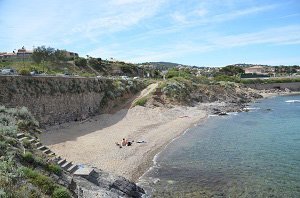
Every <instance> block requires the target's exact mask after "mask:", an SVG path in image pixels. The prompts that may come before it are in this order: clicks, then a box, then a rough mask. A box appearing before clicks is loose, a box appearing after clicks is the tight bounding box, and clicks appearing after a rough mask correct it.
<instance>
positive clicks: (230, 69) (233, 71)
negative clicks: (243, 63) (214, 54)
mask: <svg viewBox="0 0 300 198" xmlns="http://www.w3.org/2000/svg"><path fill="white" fill-rule="evenodd" d="M243 73H245V71H244V70H243V69H242V68H241V67H238V66H233V65H229V66H226V67H223V68H222V69H220V71H219V74H221V75H227V76H235V75H237V74H243Z"/></svg>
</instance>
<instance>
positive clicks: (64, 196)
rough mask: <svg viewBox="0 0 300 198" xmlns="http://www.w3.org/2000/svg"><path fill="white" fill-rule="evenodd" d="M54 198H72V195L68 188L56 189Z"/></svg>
mask: <svg viewBox="0 0 300 198" xmlns="http://www.w3.org/2000/svg"><path fill="white" fill-rule="evenodd" d="M52 197H53V198H70V197H71V194H70V193H69V191H68V190H67V189H66V188H63V187H60V188H56V189H55V190H54V192H53V194H52Z"/></svg>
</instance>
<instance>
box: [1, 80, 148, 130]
mask: <svg viewBox="0 0 300 198" xmlns="http://www.w3.org/2000/svg"><path fill="white" fill-rule="evenodd" d="M142 88H144V85H143V83H142V82H140V81H120V80H112V79H96V78H64V77H30V76H0V105H4V106H7V107H22V106H25V107H27V108H28V109H29V110H30V111H31V112H32V113H33V115H34V116H35V118H36V119H37V120H38V121H39V122H40V124H41V125H54V124H59V123H64V122H68V121H77V120H82V119H86V118H87V117H89V116H92V115H95V114H99V113H103V112H104V110H108V108H107V107H111V106H113V105H112V103H113V102H114V101H120V99H127V98H130V97H132V96H133V95H134V94H135V93H137V92H138V91H140V90H141V89H142Z"/></svg>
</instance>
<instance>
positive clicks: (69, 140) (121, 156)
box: [41, 92, 300, 182]
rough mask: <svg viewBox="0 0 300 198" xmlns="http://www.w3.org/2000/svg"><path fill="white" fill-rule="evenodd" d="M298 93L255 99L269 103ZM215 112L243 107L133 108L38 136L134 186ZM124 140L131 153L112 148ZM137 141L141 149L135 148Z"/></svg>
mask: <svg viewBox="0 0 300 198" xmlns="http://www.w3.org/2000/svg"><path fill="white" fill-rule="evenodd" d="M299 93H300V92H299ZM299 93H298V92H296V93H295V92H292V93H287V92H281V93H280V94H278V93H265V94H262V93H261V92H260V93H259V94H261V95H263V98H268V97H272V96H280V95H289V94H299ZM247 104H249V103H245V104H243V105H247ZM216 107H217V108H221V109H225V110H228V111H232V108H235V109H239V108H241V107H242V105H236V106H234V105H233V106H232V105H228V103H225V102H221V103H218V102H214V103H200V104H199V105H197V106H195V107H184V106H174V107H172V108H162V107H157V108H149V107H140V106H137V107H134V108H132V109H127V110H126V109H122V110H120V111H118V112H116V113H115V114H102V115H99V116H95V117H93V118H91V119H89V120H87V121H85V122H80V123H79V122H71V123H65V124H62V125H59V126H54V127H50V128H48V129H46V130H47V132H46V133H43V134H42V135H41V141H42V142H43V143H44V144H45V145H47V146H48V147H49V148H51V150H53V151H54V152H55V153H57V154H58V155H60V156H62V157H64V158H67V159H68V160H71V161H73V162H75V163H77V164H81V163H82V164H86V165H89V166H93V167H96V168H99V169H102V170H104V171H107V172H110V173H113V174H116V175H120V176H123V177H125V178H127V179H129V180H132V181H134V182H138V180H139V179H140V178H141V177H142V176H143V175H144V174H145V173H146V172H148V171H149V169H150V168H151V167H152V166H153V164H154V161H153V160H154V157H155V156H157V155H159V153H161V152H162V151H163V150H164V148H166V147H167V146H168V145H169V144H170V143H171V142H173V141H174V140H175V139H177V138H179V137H181V136H182V135H183V134H185V132H186V131H188V129H189V128H191V127H193V126H195V125H196V124H197V125H198V124H202V123H204V122H205V121H206V120H207V117H208V116H209V114H212V113H211V112H212V110H213V109H214V108H216ZM103 120H104V121H103ZM123 137H126V138H129V140H134V141H135V143H133V145H132V146H130V147H124V148H118V147H116V146H115V142H116V141H118V140H119V142H120V140H121V139H122V138H123ZM141 140H145V141H146V143H141V144H138V143H136V142H137V141H141Z"/></svg>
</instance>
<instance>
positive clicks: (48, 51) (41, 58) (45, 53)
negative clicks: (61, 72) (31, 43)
mask: <svg viewBox="0 0 300 198" xmlns="http://www.w3.org/2000/svg"><path fill="white" fill-rule="evenodd" d="M32 59H33V61H34V62H36V63H38V64H41V63H42V65H43V71H44V72H45V66H46V62H47V61H53V60H55V49H54V48H52V47H47V48H46V47H45V46H40V47H37V48H35V49H34V50H33V53H32Z"/></svg>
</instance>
